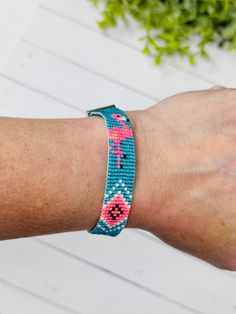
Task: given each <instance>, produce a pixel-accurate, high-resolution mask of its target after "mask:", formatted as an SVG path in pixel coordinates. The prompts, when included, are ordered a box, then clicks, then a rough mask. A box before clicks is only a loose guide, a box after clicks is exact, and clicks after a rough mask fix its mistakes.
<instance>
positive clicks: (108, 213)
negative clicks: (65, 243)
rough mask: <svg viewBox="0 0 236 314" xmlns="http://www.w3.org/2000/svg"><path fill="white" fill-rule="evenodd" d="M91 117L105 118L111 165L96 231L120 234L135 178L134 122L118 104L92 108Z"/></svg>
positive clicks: (127, 211)
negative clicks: (117, 106)
mask: <svg viewBox="0 0 236 314" xmlns="http://www.w3.org/2000/svg"><path fill="white" fill-rule="evenodd" d="M87 113H88V116H101V117H102V118H103V119H104V120H105V125H106V130H107V138H108V164H107V176H106V188H105V195H104V199H103V204H102V211H101V215H100V217H99V220H98V222H97V224H96V226H95V227H94V228H93V229H92V230H89V231H88V232H89V233H92V234H103V235H108V236H113V237H114V236H117V235H118V234H119V233H120V232H121V231H122V230H123V228H124V227H125V225H126V223H127V220H128V215H129V211H130V207H131V203H132V194H133V188H134V179H135V145H134V134H133V129H132V125H131V122H130V120H129V118H128V117H127V115H126V114H125V112H124V111H122V110H121V109H118V108H116V106H115V105H112V106H108V107H103V108H97V109H93V110H89V111H88V112H87Z"/></svg>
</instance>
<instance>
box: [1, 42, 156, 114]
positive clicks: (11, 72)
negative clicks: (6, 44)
mask: <svg viewBox="0 0 236 314" xmlns="http://www.w3.org/2000/svg"><path fill="white" fill-rule="evenodd" d="M1 73H2V74H3V75H5V76H6V77H10V78H12V79H14V80H15V81H18V82H20V83H21V84H24V85H26V86H28V87H30V88H32V89H34V90H36V91H38V92H39V93H43V94H44V95H46V96H50V97H52V98H54V99H56V100H58V101H62V102H63V103H64V104H67V105H70V106H72V107H77V108H82V109H83V110H84V111H85V110H87V109H88V108H94V107H96V106H98V107H101V106H105V105H108V104H112V103H116V104H120V105H122V106H123V107H124V106H125V108H126V109H127V110H131V109H133V108H134V107H137V108H139V109H142V108H145V107H146V106H147V105H151V104H153V102H154V101H153V100H151V99H149V98H147V97H144V96H141V95H139V94H137V93H135V92H133V91H130V90H129V89H127V88H125V87H122V86H119V85H117V84H115V83H114V82H112V81H109V80H106V79H105V78H102V77H99V76H97V75H95V74H94V73H91V72H89V71H87V70H85V69H82V68H80V67H78V66H76V65H75V64H72V63H68V62H67V61H65V60H61V59H60V58H56V57H55V56H52V55H50V54H48V53H46V52H44V51H41V50H39V49H37V48H35V47H32V46H29V45H28V44H24V43H21V44H19V45H18V46H17V47H16V49H15V51H14V53H13V55H12V57H11V58H10V59H9V62H7V64H6V65H5V66H4V67H3V68H2V70H1Z"/></svg>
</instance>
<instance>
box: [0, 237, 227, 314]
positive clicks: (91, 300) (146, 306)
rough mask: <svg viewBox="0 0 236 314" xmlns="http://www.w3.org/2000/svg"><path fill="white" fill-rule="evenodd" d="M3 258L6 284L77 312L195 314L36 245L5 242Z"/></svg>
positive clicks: (27, 241)
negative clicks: (8, 283) (13, 285)
mask: <svg viewBox="0 0 236 314" xmlns="http://www.w3.org/2000/svg"><path fill="white" fill-rule="evenodd" d="M0 254H1V259H0V277H1V278H3V279H4V280H7V281H8V282H11V283H14V284H15V285H17V286H18V287H23V288H24V289H27V290H29V291H31V292H33V293H35V294H38V295H41V296H42V297H45V298H47V299H48V300H51V301H52V302H58V303H60V304H61V305H63V306H66V307H68V308H71V309H72V310H74V311H79V312H81V313H88V314H90V313H91V314H94V313H104V309H105V311H107V313H108V312H111V313H114V314H116V313H117V314H118V313H119V314H120V313H123V311H124V309H125V311H127V313H132V312H133V311H134V312H135V313H140V314H143V313H145V312H146V311H147V312H148V313H153V314H156V311H157V309H158V310H159V311H160V312H161V313H163V314H164V313H166V314H171V313H173V314H185V313H186V314H187V313H192V312H191V311H190V310H187V309H185V307H184V306H180V305H179V306H178V305H176V304H173V303H170V302H168V301H167V300H165V299H164V298H162V297H159V296H158V295H154V294H151V293H148V292H147V291H145V290H143V289H140V287H137V286H134V285H133V284H132V283H130V282H128V281H125V280H123V279H121V278H118V277H117V278H114V276H112V275H110V274H109V272H107V271H106V270H104V271H103V272H102V271H101V270H100V269H96V268H94V267H92V266H90V265H89V264H87V263H85V262H83V261H81V260H79V259H76V258H73V257H71V256H67V255H66V254H64V253H61V252H60V251H58V250H57V251H56V250H52V249H51V248H50V247H47V246H45V245H44V244H42V243H40V242H38V241H37V242H36V241H34V240H32V239H20V240H13V241H12V240H10V241H2V242H1V243H0ZM228 313H230V312H228Z"/></svg>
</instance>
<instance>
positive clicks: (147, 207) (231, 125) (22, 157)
mask: <svg viewBox="0 0 236 314" xmlns="http://www.w3.org/2000/svg"><path fill="white" fill-rule="evenodd" d="M127 115H128V117H129V119H130V121H131V123H132V125H133V130H134V137H135V145H136V159H137V167H136V179H135V185H134V193H133V202H132V206H131V211H130V215H129V219H128V223H127V227H130V228H141V229H144V230H148V231H150V232H152V233H153V234H154V235H156V236H157V237H159V238H161V239H162V240H163V241H165V242H166V243H168V244H170V245H171V246H173V247H176V248H178V249H180V250H182V251H185V252H187V253H189V254H192V255H194V256H196V257H199V258H201V259H203V260H205V261H206V262H209V263H211V264H213V265H215V266H217V267H220V268H224V269H228V270H236V90H234V89H226V88H222V87H219V86H218V87H215V88H213V89H210V90H203V91H195V92H187V93H182V94H178V95H175V96H172V97H169V98H166V99H165V100H163V101H161V102H159V103H158V104H156V105H154V106H152V107H150V108H148V109H146V110H140V111H128V112H127ZM107 149H108V147H107V135H106V129H105V124H104V121H103V119H102V118H100V117H91V118H83V119H51V120H47V119H46V120H45V119H41V120H37V119H15V118H6V117H5V118H0V239H1V240H3V239H10V238H17V237H26V236H34V235H42V234H49V233H57V232H66V231H75V230H88V229H91V228H93V227H94V225H95V224H96V222H97V220H98V218H99V215H100V211H101V206H102V201H103V195H104V190H105V180H106V169H107Z"/></svg>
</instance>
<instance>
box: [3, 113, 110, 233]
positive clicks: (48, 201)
mask: <svg viewBox="0 0 236 314" xmlns="http://www.w3.org/2000/svg"><path fill="white" fill-rule="evenodd" d="M106 164H107V139H106V131H105V125H104V122H103V119H101V118H84V119H55V120H36V119H14V118H0V239H9V238H16V237H24V236H33V235H42V234H48V233H56V232H64V231H74V230H87V229H90V228H92V227H93V226H94V225H95V223H96V221H97V219H98V217H99V214H100V211H101V204H102V199H103V193H104V187H105V177H106Z"/></svg>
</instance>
